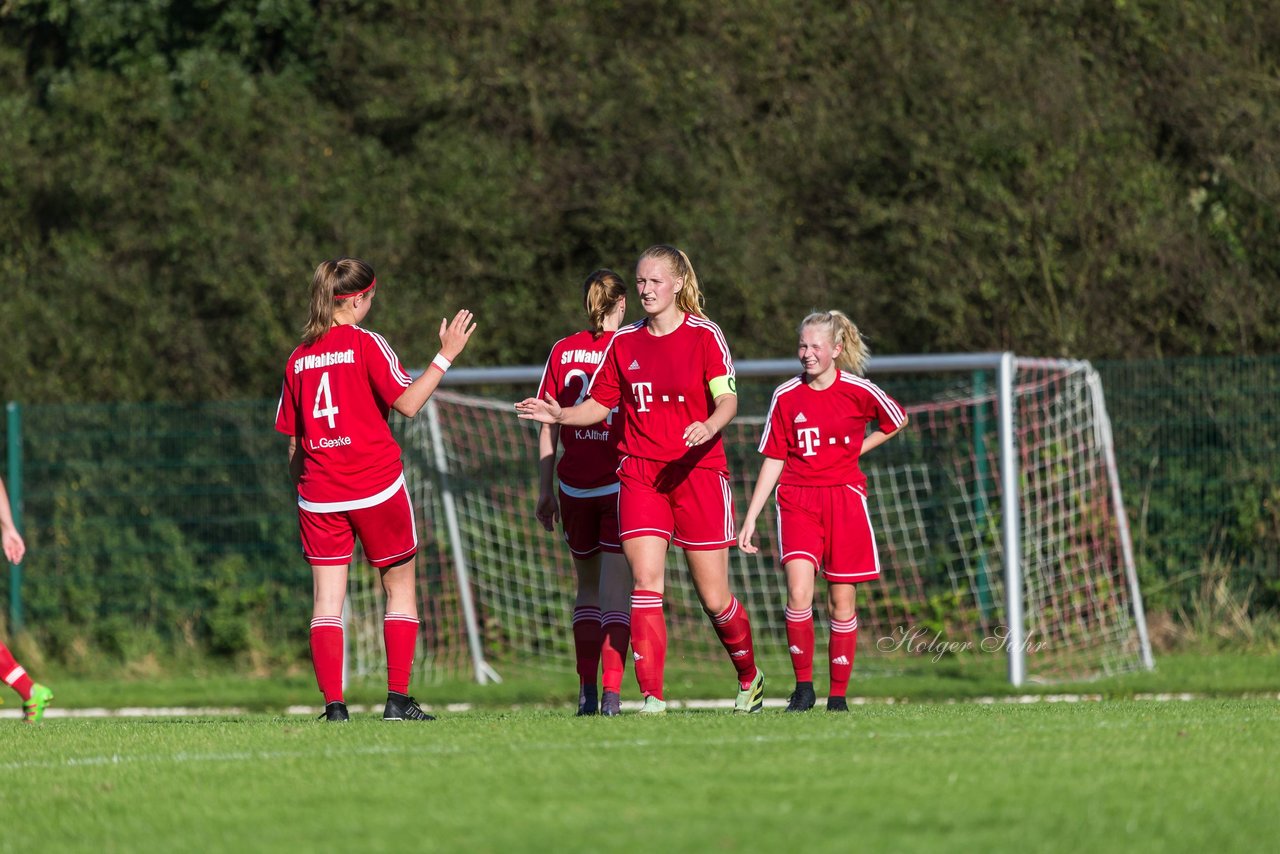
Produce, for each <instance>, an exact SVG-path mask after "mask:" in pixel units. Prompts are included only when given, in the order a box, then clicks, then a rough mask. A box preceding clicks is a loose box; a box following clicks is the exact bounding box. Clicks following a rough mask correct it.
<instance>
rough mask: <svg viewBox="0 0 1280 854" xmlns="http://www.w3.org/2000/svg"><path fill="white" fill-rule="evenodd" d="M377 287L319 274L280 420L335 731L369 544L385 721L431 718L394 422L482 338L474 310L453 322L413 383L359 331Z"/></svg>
mask: <svg viewBox="0 0 1280 854" xmlns="http://www.w3.org/2000/svg"><path fill="white" fill-rule="evenodd" d="M377 286H378V280H377V279H376V278H375V277H374V274H373V268H372V267H370V266H369V265H368V264H366V263H365V262H363V261H361V260H359V259H356V258H338V259H335V260H331V261H324V262H322V263H321V264H320V265H319V266H318V267H316V271H315V274H314V275H313V276H312V279H311V307H310V312H309V316H308V318H307V325H306V327H305V328H304V329H303V335H302V343H301V344H300V345H298V347H297V348H296V349H295V350H294V351H293V353H291V354H290V355H289V359H288V361H286V362H285V372H284V388H283V389H282V391H281V393H280V404H279V406H278V407H277V409H276V429H277V430H279V431H280V432H281V433H284V434H285V435H286V436H288V437H289V471H290V475H291V476H292V478H293V481H294V483H295V484H296V486H297V488H298V526H299V529H300V531H301V534H302V552H303V555H304V556H305V557H306V560H307V563H309V564H310V565H311V571H312V576H313V582H314V583H313V588H312V590H313V595H314V601H313V610H312V619H311V660H312V664H313V665H314V667H315V672H316V682H317V684H318V685H319V687H320V692H321V693H322V694H323V695H324V701H325V712H324V714H323V715H321V717H322V718H324V719H326V720H329V721H334V722H337V721H345V720H347V707H346V704H345V703H344V701H343V686H342V663H343V656H344V652H345V649H346V644H345V641H344V632H345V628H344V626H343V622H342V605H343V602H344V601H345V599H346V594H347V571H348V567H349V565H350V563H351V559H352V557H353V556H354V554H355V541H356V538H357V537H358V538H359V539H360V544H361V546H362V547H363V548H364V552H365V556H366V557H367V558H368V560H369V563H371V564H372V565H373V566H375V567H376V568H377V569H378V571H379V573H380V574H381V576H382V587H383V592H384V593H385V594H386V604H387V611H386V615H385V617H384V620H383V639H384V641H385V643H386V651H387V704H386V706H385V708H384V710H383V719H384V720H394V721H399V720H430V719H431V716H430V715H428V714H426V713H425V712H423V711H422V709H421V707H419V706H418V703H417V701H416V700H414V699H413V697H410V696H409V693H408V691H409V677H410V674H411V672H412V669H413V653H414V648H415V647H416V645H417V639H418V599H417V582H416V576H415V569H414V567H415V558H416V556H417V548H418V534H417V530H416V527H415V524H414V516H413V507H412V506H411V505H410V503H409V492H408V489H407V487H406V486H405V481H404V467H403V465H402V464H401V462H400V446H399V445H398V444H397V443H396V440H395V438H394V437H393V436H392V435H391V428H390V427H389V426H388V424H387V416H388V415H389V414H390V412H391V410H392V409H394V410H396V411H397V412H399V413H400V414H402V415H404V416H406V417H408V418H412V417H413V416H414V415H416V414H417V413H418V410H420V409H421V408H422V406H423V404H425V403H426V401H427V398H429V397H430V396H431V394H432V392H434V391H435V390H436V387H437V386H438V385H439V384H440V379H441V377H443V376H444V372H445V371H447V370H448V369H449V366H450V364H452V360H453V359H455V358H457V356H458V354H459V353H461V352H462V349H463V348H464V347H465V346H466V344H467V340H468V339H469V338H470V337H471V333H472V332H474V331H475V324H474V323H472V318H471V312H469V311H466V310H463V311H460V312H458V313H457V314H456V315H455V316H454V318H453V320H452V321H451V322H447V321H444V320H441V321H440V352H439V353H438V354H436V357H435V359H434V360H433V361H432V363H431V366H430V367H429V368H428V369H427V370H426V371H424V372H423V373H422V375H421V376H419V377H418V378H417V379H412V378H411V377H410V376H409V374H408V373H407V372H406V371H405V369H404V367H403V366H402V365H401V364H400V360H399V359H398V358H397V357H396V354H395V352H394V351H392V349H391V347H390V346H388V344H387V342H386V340H385V339H384V338H383V337H382V336H381V335H379V334H377V333H376V332H370V331H369V330H367V329H363V328H362V327H361V326H360V325H359V324H360V323H361V322H363V320H364V318H365V316H366V315H367V314H368V313H369V309H370V307H371V306H372V304H373V298H374V296H375V295H376V294H377Z"/></svg>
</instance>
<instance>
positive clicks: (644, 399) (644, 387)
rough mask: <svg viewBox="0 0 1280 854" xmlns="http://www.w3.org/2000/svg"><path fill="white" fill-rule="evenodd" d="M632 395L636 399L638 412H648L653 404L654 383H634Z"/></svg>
mask: <svg viewBox="0 0 1280 854" xmlns="http://www.w3.org/2000/svg"><path fill="white" fill-rule="evenodd" d="M631 394H632V395H633V396H634V397H635V399H636V412H648V411H649V404H650V403H652V402H653V383H632V384H631Z"/></svg>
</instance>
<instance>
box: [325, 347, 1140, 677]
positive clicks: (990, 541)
mask: <svg viewBox="0 0 1280 854" xmlns="http://www.w3.org/2000/svg"><path fill="white" fill-rule="evenodd" d="M780 379H782V378H781V377H774V378H764V379H761V380H758V381H754V384H753V381H752V380H749V379H745V380H742V382H741V383H740V398H741V407H740V415H739V416H738V418H737V419H736V420H735V421H734V422H733V423H732V424H731V425H730V426H729V428H728V429H727V430H726V431H725V447H726V452H727V454H728V456H729V465H730V472H731V474H732V479H733V487H734V497H735V504H736V509H737V510H738V512H739V513H741V511H742V510H743V509H745V507H746V502H747V499H748V497H749V496H750V493H751V489H752V487H753V485H754V480H755V476H756V472H757V471H758V468H759V456H758V454H757V453H756V451H755V447H756V444H757V442H758V439H759V435H760V431H761V429H762V425H763V420H764V413H765V409H766V407H767V401H768V399H769V392H770V390H771V389H772V387H773V384H775V383H776V382H777V381H778V380H780ZM874 379H875V380H876V382H877V383H878V384H879V385H881V387H883V388H885V389H886V391H888V392H889V393H890V394H892V395H894V396H895V397H896V398H897V399H898V400H899V401H901V402H902V403H903V404H904V406H905V408H906V409H907V411H908V413H909V415H910V417H911V423H910V425H909V426H908V427H907V429H906V430H904V431H903V433H902V434H901V435H900V436H898V437H896V438H895V439H894V440H893V441H892V442H889V443H887V444H886V445H884V446H882V447H881V448H878V449H876V450H874V451H873V452H871V453H869V454H868V455H867V456H866V457H864V459H863V468H864V471H865V472H866V474H867V477H868V485H869V490H870V494H871V509H872V514H873V520H874V523H875V526H876V532H877V542H878V548H879V551H880V558H881V564H882V568H883V570H882V577H881V578H880V579H879V580H877V581H874V582H870V583H867V584H863V585H860V586H859V588H858V607H857V612H858V622H859V648H858V656H859V664H858V671H859V673H861V674H864V675H866V674H869V673H875V672H877V671H892V670H894V669H895V666H897V665H899V664H901V662H902V661H903V659H904V658H911V657H929V658H940V657H950V656H964V655H972V656H983V657H985V658H987V659H991V658H992V657H993V656H1001V655H1004V654H1005V653H1006V652H1007V644H1008V638H1007V632H1006V629H1005V626H1006V625H1007V621H1006V613H1005V611H1006V608H1005V585H1004V556H1003V538H1002V533H1001V532H1002V524H1003V521H1002V518H1001V513H1002V503H1001V494H1000V489H1001V479H1000V465H999V448H1000V443H999V433H998V401H997V398H996V395H995V387H994V382H993V381H992V375H991V374H990V373H989V372H985V371H978V372H966V373H964V374H951V375H945V374H944V375H938V376H919V375H915V374H912V375H906V374H904V375H901V376H892V375H883V376H882V375H879V374H877V375H876V376H875V377H874ZM1014 385H1015V410H1014V411H1015V423H1016V437H1017V438H1016V441H1017V458H1018V466H1019V470H1018V484H1019V490H1020V496H1019V499H1020V504H1021V516H1022V518H1021V530H1022V535H1021V549H1022V556H1021V557H1022V573H1023V579H1024V581H1023V594H1024V596H1023V598H1024V621H1025V627H1026V638H1025V643H1024V649H1025V650H1026V672H1027V674H1028V676H1029V677H1031V678H1035V679H1042V680H1060V679H1067V678H1073V679H1074V678H1086V677H1090V676H1095V675H1101V674H1109V673H1115V672H1120V671H1124V670H1129V669H1133V668H1136V667H1138V666H1139V665H1140V663H1141V655H1140V647H1139V639H1138V634H1137V626H1136V622H1135V618H1134V601H1133V593H1134V591H1132V590H1131V589H1130V585H1129V582H1128V580H1127V579H1128V576H1127V575H1126V570H1125V561H1124V555H1123V550H1122V548H1121V541H1120V528H1119V525H1120V521H1121V520H1120V519H1119V518H1118V517H1117V515H1116V512H1115V503H1114V501H1113V498H1114V496H1113V493H1112V486H1113V484H1112V483H1111V479H1110V476H1109V474H1108V468H1107V465H1106V457H1105V448H1104V445H1103V438H1104V435H1105V434H1104V429H1103V426H1104V423H1105V417H1106V415H1105V411H1103V409H1102V401H1101V396H1100V393H1099V392H1100V384H1099V383H1098V381H1097V375H1096V374H1095V373H1094V371H1093V369H1092V368H1090V367H1089V366H1088V364H1087V363H1079V362H1062V361H1051V360H1019V361H1018V369H1017V374H1016V380H1015V384H1014ZM517 396H519V394H518V393H516V394H510V395H507V396H505V397H499V396H494V397H487V396H483V395H475V394H460V393H457V392H450V391H440V392H437V394H436V395H435V396H434V397H433V399H432V404H431V405H432V406H433V407H434V409H435V417H436V418H437V419H438V425H439V431H438V437H439V445H438V446H437V434H435V433H433V431H432V430H431V429H430V422H429V419H428V418H426V417H422V416H420V417H419V418H418V419H417V420H416V421H413V422H407V421H403V420H398V421H397V422H396V425H395V426H396V429H397V431H399V433H400V435H399V438H400V439H401V442H402V446H403V447H404V449H405V460H406V474H407V477H408V479H409V482H410V485H411V491H412V493H413V496H414V500H415V506H416V507H418V508H419V512H420V513H421V514H422V516H421V518H420V519H419V524H420V531H422V532H425V534H426V536H425V537H424V542H423V543H422V547H421V551H420V553H419V559H420V566H421V570H420V576H421V578H422V581H423V585H422V589H423V615H424V631H423V635H422V641H423V643H422V650H421V654H420V655H419V656H418V659H417V660H418V662H419V663H420V667H421V668H422V670H423V672H422V674H421V675H422V676H424V677H426V678H428V679H430V678H432V677H436V678H439V677H442V676H445V675H458V674H461V673H465V672H468V671H469V670H470V669H471V667H472V663H473V662H472V658H471V652H470V650H469V647H468V637H467V630H466V622H465V619H464V616H463V608H462V597H461V591H460V589H459V581H458V574H457V572H456V566H455V559H456V557H457V556H459V555H460V556H461V558H462V560H464V561H465V564H466V568H467V571H468V575H469V583H470V586H471V591H472V594H473V598H474V602H475V612H476V621H477V625H478V633H479V643H480V649H481V653H482V655H483V657H484V659H485V660H486V661H487V662H488V664H490V665H491V666H493V667H494V668H495V669H496V670H497V671H498V672H499V673H502V672H503V670H504V668H512V669H515V668H517V667H518V668H519V669H520V670H526V669H529V668H551V669H560V670H563V671H565V672H567V673H571V672H572V667H573V640H572V634H571V631H570V625H571V615H572V611H573V598H574V589H575V583H574V578H573V563H572V561H571V559H570V556H569V552H568V549H567V548H566V547H565V546H564V544H563V543H562V542H561V540H560V537H559V535H558V533H557V534H551V533H548V532H546V531H544V530H543V529H542V528H541V527H540V526H539V525H538V523H537V522H536V520H535V519H534V516H533V509H534V505H535V502H536V499H537V494H538V483H537V466H536V456H537V441H536V425H534V424H531V423H530V422H525V421H520V420H518V419H517V418H515V416H514V413H513V410H512V408H511V405H510V400H512V399H515V398H516V397H517ZM438 452H442V458H443V461H444V464H443V465H440V464H438V462H437V459H438V457H437V453H438ZM446 496H449V497H451V498H452V500H453V501H454V503H455V506H456V510H457V522H458V524H457V540H458V541H457V542H456V543H455V542H453V541H452V536H451V534H450V531H449V529H448V528H449V526H447V525H446V524H445V522H446V513H445V506H444V504H445V500H446ZM757 530H758V531H759V532H760V540H761V543H760V545H761V550H760V552H759V553H758V554H756V555H747V554H744V553H742V552H740V551H739V550H737V549H731V550H730V575H731V582H730V586H731V588H732V590H733V592H734V593H735V594H736V595H737V597H738V598H739V600H740V601H741V602H742V603H743V604H744V605H745V606H746V608H747V611H748V613H749V615H750V617H751V621H752V626H753V630H754V634H755V642H756V647H757V651H758V653H757V654H758V656H759V657H760V658H761V659H763V660H764V661H772V662H774V666H775V667H776V666H781V667H784V668H785V667H786V666H787V665H786V661H787V659H786V648H787V641H786V634H785V623H784V619H783V606H784V604H785V601H786V587H785V582H784V578H783V574H782V572H781V571H780V569H779V568H778V564H777V553H776V551H775V550H774V547H775V543H774V541H773V540H774V538H773V536H772V532H773V531H774V530H775V528H774V517H773V507H772V505H771V503H770V505H769V506H767V507H766V509H765V511H764V513H762V515H761V518H760V521H759V523H758V525H757ZM821 586H822V585H821V583H820V584H819V588H820V589H821ZM666 589H667V593H666V614H667V621H668V631H669V637H670V642H669V650H670V653H669V664H668V670H669V671H670V670H673V669H675V670H679V669H681V668H689V669H692V670H696V671H707V672H714V673H720V672H721V671H723V670H725V669H726V668H728V664H727V662H726V659H725V657H724V652H723V649H722V648H721V646H720V644H719V642H718V641H717V639H716V636H715V634H714V633H713V632H712V630H711V628H710V627H709V626H708V625H707V619H706V617H705V616H704V615H703V613H702V611H701V608H700V607H699V604H698V599H697V596H696V594H695V593H694V590H693V586H692V584H691V582H690V580H689V578H688V574H687V572H686V571H685V569H684V564H683V557H682V555H681V554H680V552H679V550H678V549H677V550H672V552H671V553H670V554H669V556H668V565H667V587H666ZM350 609H351V613H350V620H349V627H350V628H349V631H350V634H351V638H352V644H353V650H354V653H355V655H354V664H355V667H356V669H357V670H358V671H371V672H376V671H378V670H379V669H380V668H381V667H382V646H381V644H382V641H381V615H382V602H381V594H380V590H379V586H378V582H377V578H376V574H375V573H374V572H373V571H371V570H370V569H369V568H368V567H367V565H365V564H363V563H360V562H357V565H356V568H355V571H354V583H353V585H352V593H351V599H350ZM815 620H816V622H817V624H818V625H817V630H818V633H819V634H818V637H819V638H820V649H821V648H822V647H821V638H823V637H824V632H825V614H824V609H823V596H822V594H821V592H819V594H818V595H817V596H815Z"/></svg>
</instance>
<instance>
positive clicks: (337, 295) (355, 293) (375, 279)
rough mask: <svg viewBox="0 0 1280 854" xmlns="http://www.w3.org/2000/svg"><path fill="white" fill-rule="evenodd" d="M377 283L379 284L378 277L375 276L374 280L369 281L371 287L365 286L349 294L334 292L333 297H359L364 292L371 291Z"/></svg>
mask: <svg viewBox="0 0 1280 854" xmlns="http://www.w3.org/2000/svg"><path fill="white" fill-rule="evenodd" d="M377 284H378V277H377V276H374V277H373V281H372V282H370V283H369V287H367V288H365V289H364V290H361V291H352V292H351V293H349V294H334V295H333V298H334V299H351V298H352V297H358V296H360V295H361V294H363V293H368V292H369V291H371V290H373V289H374V287H375V286H377Z"/></svg>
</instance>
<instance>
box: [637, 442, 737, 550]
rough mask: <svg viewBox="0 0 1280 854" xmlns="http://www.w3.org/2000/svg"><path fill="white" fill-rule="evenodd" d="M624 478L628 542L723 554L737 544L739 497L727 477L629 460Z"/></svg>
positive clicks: (703, 469)
mask: <svg viewBox="0 0 1280 854" xmlns="http://www.w3.org/2000/svg"><path fill="white" fill-rule="evenodd" d="M618 478H619V480H620V481H621V484H622V486H621V489H619V491H618V527H619V528H620V529H621V532H620V533H621V539H622V540H623V541H626V540H629V539H631V538H632V537H664V538H665V539H666V540H667V541H669V542H672V543H674V544H675V545H677V546H680V547H681V548H685V549H689V550H692V551H710V550H712V549H723V548H727V547H728V546H729V545H730V544H732V543H733V542H734V541H735V540H734V528H733V495H732V493H731V492H730V491H729V475H728V474H726V473H725V472H722V471H716V470H715V469H705V468H698V467H696V466H682V465H677V464H675V463H666V462H659V461H657V460H645V459H640V458H639V457H623V458H622V463H621V464H620V465H619V466H618Z"/></svg>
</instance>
